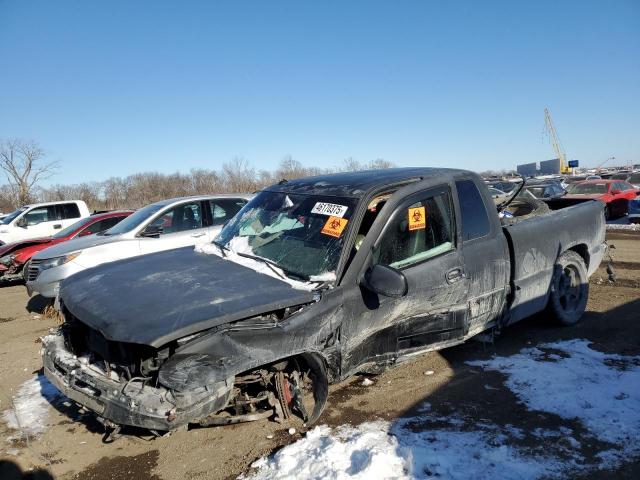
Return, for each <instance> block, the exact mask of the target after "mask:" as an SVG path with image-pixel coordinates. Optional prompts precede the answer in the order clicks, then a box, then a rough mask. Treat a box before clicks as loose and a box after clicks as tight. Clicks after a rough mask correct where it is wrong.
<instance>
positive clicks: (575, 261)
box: [547, 251, 589, 326]
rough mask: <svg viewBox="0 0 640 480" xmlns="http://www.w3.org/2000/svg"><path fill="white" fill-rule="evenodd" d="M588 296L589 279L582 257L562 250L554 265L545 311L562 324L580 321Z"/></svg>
mask: <svg viewBox="0 0 640 480" xmlns="http://www.w3.org/2000/svg"><path fill="white" fill-rule="evenodd" d="M588 298H589V279H588V277H587V267H586V265H585V263H584V260H583V258H582V257H581V256H580V255H578V254H577V253H576V252H573V251H567V252H564V253H563V254H562V255H560V257H559V258H558V260H557V261H556V264H555V266H554V272H553V277H552V279H551V292H550V294H549V302H548V304H547V313H548V314H549V315H551V316H552V317H553V318H554V319H555V320H556V321H558V322H559V323H561V324H562V325H567V326H571V325H575V324H576V323H578V322H579V321H580V319H581V318H582V315H583V314H584V311H585V309H586V307H587V300H588Z"/></svg>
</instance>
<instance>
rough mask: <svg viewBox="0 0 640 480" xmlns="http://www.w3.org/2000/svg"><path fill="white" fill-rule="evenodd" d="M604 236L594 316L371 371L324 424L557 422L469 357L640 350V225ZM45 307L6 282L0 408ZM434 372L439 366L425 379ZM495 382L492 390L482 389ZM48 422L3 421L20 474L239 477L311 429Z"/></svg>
mask: <svg viewBox="0 0 640 480" xmlns="http://www.w3.org/2000/svg"><path fill="white" fill-rule="evenodd" d="M608 240H609V243H610V244H613V245H615V247H616V248H615V250H614V251H613V256H614V259H615V264H614V265H617V268H616V273H617V282H616V283H615V284H610V283H609V282H608V280H607V274H606V272H605V271H604V270H603V269H602V268H601V269H600V270H599V271H598V272H597V273H596V274H595V275H594V276H593V277H592V279H591V294H590V300H589V305H588V312H587V313H586V315H585V317H584V319H583V321H582V322H581V323H580V324H578V325H577V326H574V327H570V328H559V327H556V326H554V325H551V324H549V323H548V322H547V321H546V320H545V319H544V318H542V317H537V318H531V319H528V320H526V321H524V322H521V323H519V324H517V325H515V326H513V327H510V328H508V329H506V331H504V332H503V333H502V335H501V336H500V337H499V338H497V339H496V340H495V342H494V343H493V344H486V343H479V342H474V341H471V342H468V343H466V344H464V345H461V346H458V347H454V348H451V349H448V350H444V351H440V352H434V353H430V354H426V355H424V356H422V357H420V358H418V359H416V360H415V361H413V362H412V363H409V364H405V365H401V366H398V367H396V368H393V369H391V370H389V371H387V372H386V373H384V374H382V375H379V376H376V377H371V378H372V380H373V381H374V383H373V385H371V386H368V387H365V386H362V385H361V382H362V377H354V378H353V379H351V380H349V381H347V382H344V383H343V384H340V385H337V386H334V387H332V389H331V395H330V399H329V404H328V407H327V409H326V411H325V413H324V414H323V416H322V418H321V419H320V422H319V423H320V424H322V423H325V424H329V425H341V424H345V423H351V424H357V423H360V422H363V421H368V420H374V419H376V418H382V419H394V418H398V417H399V416H402V415H405V414H408V413H411V412H412V411H414V409H415V408H416V407H417V405H419V404H420V403H421V402H423V401H425V400H428V401H429V402H430V403H431V404H432V405H434V406H437V408H438V409H440V410H441V411H442V412H443V413H446V412H447V410H448V409H451V410H454V409H455V410H456V411H463V412H468V414H469V415H470V416H471V417H472V418H473V416H474V415H475V416H476V417H477V418H478V419H489V420H491V421H494V422H497V423H500V424H507V423H510V424H513V425H516V426H519V427H520V428H523V429H524V428H529V429H533V428H536V427H539V426H551V425H552V424H553V422H554V418H553V417H552V416H546V417H545V416H541V415H540V414H538V413H536V412H529V411H527V410H526V409H525V408H523V407H522V406H521V405H519V404H518V402H517V401H516V399H515V398H514V397H513V394H512V393H511V392H510V391H509V390H508V389H506V388H505V387H504V386H503V385H502V382H501V381H500V379H499V378H498V377H497V375H498V374H496V373H491V372H485V373H481V374H478V372H477V370H474V369H472V368H471V367H468V366H466V365H465V362H466V361H468V360H474V359H484V358H489V357H490V356H491V355H493V354H494V353H496V354H499V355H509V354H513V353H516V352H517V351H519V350H520V349H521V348H523V347H526V346H528V345H535V344H537V343H539V342H548V341H555V340H562V339H570V338H585V339H588V340H590V341H591V342H594V345H595V348H597V349H598V350H602V351H606V352H615V353H620V354H626V355H639V354H640V322H639V321H638V320H639V319H640V318H639V315H638V311H639V308H640V289H639V287H640V248H638V246H639V245H640V232H635V233H633V232H615V233H613V232H609V234H608ZM44 306H45V305H44V303H43V302H42V301H41V299H38V298H35V299H29V298H28V297H27V294H26V292H25V289H24V286H23V285H17V284H16V285H8V286H2V287H0V410H6V409H8V408H10V407H11V398H12V396H13V395H14V394H15V391H16V390H17V389H18V388H19V386H20V385H21V384H22V383H23V382H25V381H26V380H28V379H29V378H32V377H33V375H34V374H35V373H36V372H38V370H39V369H40V367H41V360H40V357H39V349H40V345H39V343H38V338H39V337H40V336H42V335H45V334H46V333H47V330H48V329H49V328H50V327H52V326H54V325H55V322H54V321H53V320H49V319H46V318H44V316H43V315H42V314H41V312H42V309H43V308H44ZM430 370H432V371H433V372H434V373H433V374H432V375H425V372H426V371H430ZM494 377H495V378H494ZM488 383H489V384H491V385H492V386H493V387H495V388H492V389H487V388H485V385H486V384H488ZM48 422H49V424H50V426H49V428H47V429H46V431H45V432H44V434H42V435H41V436H39V437H36V438H29V439H28V440H15V439H14V440H9V438H10V437H14V436H15V434H16V431H15V430H11V429H9V428H8V427H7V425H6V423H5V422H3V421H2V418H1V416H0V439H1V440H0V460H10V461H12V462H17V464H18V465H19V466H20V468H22V469H24V470H25V471H26V470H28V469H36V470H38V469H40V470H44V471H46V472H50V473H51V475H52V476H53V477H54V478H61V479H95V480H106V479H113V480H115V479H125V478H127V479H128V478H136V479H175V478H179V479H188V480H190V479H201V478H235V477H237V476H238V475H239V474H241V473H243V472H248V471H250V465H251V463H252V462H253V461H254V460H256V459H257V458H259V457H261V456H263V455H267V454H269V453H270V452H272V451H274V450H276V449H278V448H279V447H281V446H283V445H285V444H288V443H290V442H292V441H295V440H296V439H298V438H300V436H301V434H302V433H303V431H304V428H301V427H300V426H298V430H297V432H296V433H295V434H294V435H289V433H288V432H287V428H288V427H289V425H287V426H286V427H283V426H281V425H278V424H275V423H272V422H268V421H264V422H255V423H251V424H244V425H236V426H228V427H218V428H198V429H192V430H190V431H180V432H177V433H174V434H173V435H171V436H169V437H164V438H159V439H154V440H151V439H149V438H147V437H138V436H134V435H127V436H125V437H123V438H121V439H119V440H117V441H116V442H114V443H109V444H105V443H103V442H102V429H101V426H100V425H99V424H98V423H97V422H96V421H95V420H93V419H92V417H91V416H90V415H85V416H81V415H79V414H78V412H77V411H76V409H75V408H74V407H72V406H69V407H66V406H64V405H63V406H60V407H58V409H57V410H54V409H53V408H51V412H50V415H49V420H48ZM593 448H596V446H594V447H593ZM592 453H593V452H592ZM585 454H586V455H589V452H585ZM49 478H50V477H49ZM584 478H593V479H605V478H606V479H609V478H610V479H613V478H616V479H619V478H628V479H632V478H640V459H630V460H629V463H627V464H626V465H625V466H623V467H622V468H620V469H619V470H617V471H597V472H593V473H591V474H589V475H588V476H587V477H584Z"/></svg>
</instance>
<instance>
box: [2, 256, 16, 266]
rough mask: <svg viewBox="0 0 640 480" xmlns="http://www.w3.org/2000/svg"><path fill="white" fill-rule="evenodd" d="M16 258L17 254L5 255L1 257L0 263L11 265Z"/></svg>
mask: <svg viewBox="0 0 640 480" xmlns="http://www.w3.org/2000/svg"><path fill="white" fill-rule="evenodd" d="M15 258H16V256H15V255H5V256H4V257H0V263H1V264H2V265H4V266H6V267H9V266H11V265H12V264H13V261H14V260H15Z"/></svg>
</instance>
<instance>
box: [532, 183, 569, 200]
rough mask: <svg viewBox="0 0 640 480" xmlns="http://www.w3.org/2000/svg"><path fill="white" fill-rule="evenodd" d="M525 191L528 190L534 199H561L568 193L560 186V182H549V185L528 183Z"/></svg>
mask: <svg viewBox="0 0 640 480" xmlns="http://www.w3.org/2000/svg"><path fill="white" fill-rule="evenodd" d="M524 188H525V189H527V190H528V191H529V192H530V193H531V194H532V195H533V196H534V197H536V198H540V199H545V198H560V197H562V196H563V195H564V194H565V193H566V192H565V190H564V188H562V187H561V186H560V183H559V182H547V183H535V182H534V183H532V184H530V183H529V182H527V183H526V184H525V187H524Z"/></svg>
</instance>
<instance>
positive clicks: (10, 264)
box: [0, 210, 133, 280]
mask: <svg viewBox="0 0 640 480" xmlns="http://www.w3.org/2000/svg"><path fill="white" fill-rule="evenodd" d="M132 213H133V210H121V211H117V212H105V213H96V214H94V215H91V216H89V217H87V218H83V219H82V220H78V221H77V222H76V223H74V224H73V225H70V226H68V227H67V228H65V229H64V230H60V231H59V232H58V233H56V234H55V235H53V236H52V237H45V238H36V239H33V240H24V241H20V242H14V243H8V244H6V245H2V246H0V280H15V279H18V278H20V277H21V273H20V272H21V271H22V268H23V267H24V264H25V263H26V262H27V261H28V260H29V259H30V258H31V257H32V256H33V255H35V254H36V253H37V252H39V251H40V250H44V249H45V248H48V247H51V246H52V245H57V244H58V243H62V242H66V241H67V240H71V239H72V238H76V237H84V236H87V235H93V234H94V233H100V232H104V231H105V230H108V229H109V228H111V227H113V226H114V225H115V224H117V223H118V222H120V220H122V219H123V218H126V217H128V216H129V215H131V214H132Z"/></svg>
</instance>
